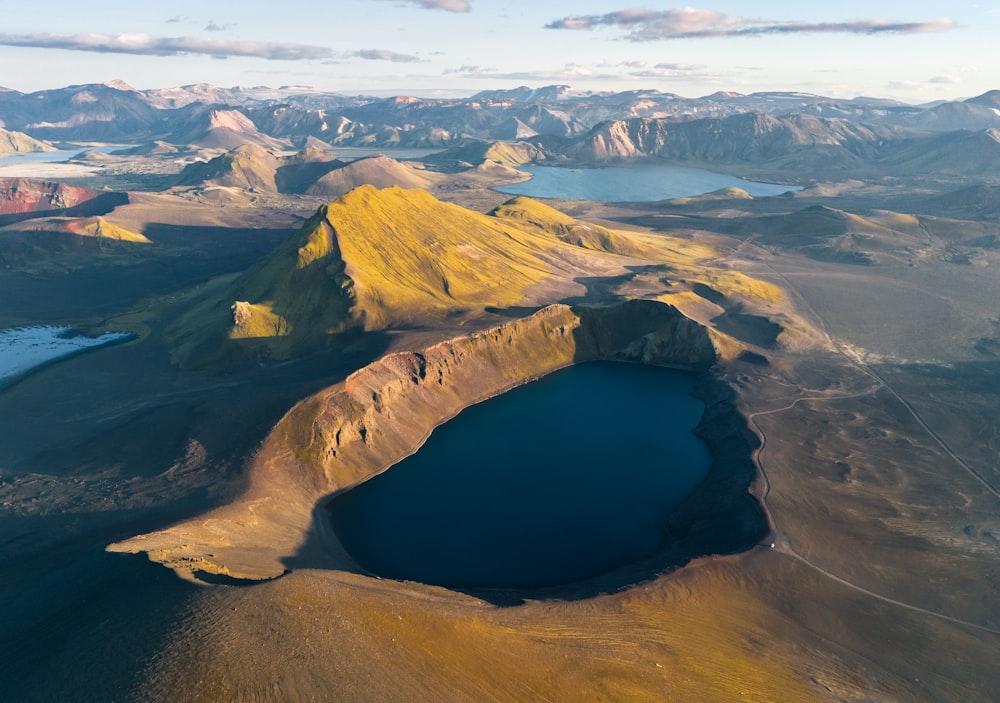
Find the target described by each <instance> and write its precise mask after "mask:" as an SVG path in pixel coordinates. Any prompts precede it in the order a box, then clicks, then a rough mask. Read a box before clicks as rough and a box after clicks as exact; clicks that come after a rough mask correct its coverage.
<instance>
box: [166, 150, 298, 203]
mask: <svg viewBox="0 0 1000 703" xmlns="http://www.w3.org/2000/svg"><path fill="white" fill-rule="evenodd" d="M278 163H279V161H278V159H277V157H275V156H274V155H273V154H271V153H270V152H269V151H267V150H265V149H263V148H261V147H259V146H257V145H255V144H244V145H242V146H238V147H236V148H235V149H233V150H231V151H228V152H226V153H225V154H220V155H219V156H216V157H215V158H213V159H211V160H210V161H207V162H206V161H196V162H194V163H191V164H188V165H187V166H185V167H184V169H183V170H182V171H181V172H180V174H179V175H178V176H177V180H176V182H175V183H176V185H187V186H193V185H204V184H207V183H212V184H215V185H221V186H226V187H230V188H246V189H248V190H250V189H253V190H261V191H267V192H274V191H276V190H277V185H276V184H275V180H274V176H275V172H276V170H277V168H278Z"/></svg>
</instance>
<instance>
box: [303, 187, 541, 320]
mask: <svg viewBox="0 0 1000 703" xmlns="http://www.w3.org/2000/svg"><path fill="white" fill-rule="evenodd" d="M325 223H326V226H327V227H329V228H330V230H332V232H333V233H334V234H335V239H336V240H337V242H338V243H339V246H340V249H341V251H342V254H343V258H344V261H345V262H346V273H347V275H348V276H349V277H350V278H351V280H352V281H353V282H354V291H355V295H356V298H357V307H358V308H359V310H360V311H362V312H363V314H364V315H365V326H366V327H367V328H369V329H372V328H378V327H383V326H385V325H387V324H389V323H390V322H392V321H400V320H408V319H412V318H419V317H423V316H426V315H428V314H435V313H445V312H449V311H451V310H454V309H456V308H477V307H479V308H481V307H484V306H488V305H495V306H507V305H514V304H516V303H517V302H519V301H520V300H521V299H522V298H523V297H524V293H525V290H526V289H527V288H528V286H530V285H532V284H534V283H537V282H538V281H540V280H542V279H543V278H545V277H547V276H548V275H549V269H548V267H547V266H546V265H545V263H544V262H543V260H542V259H541V258H539V256H538V254H540V253H541V252H544V251H546V250H549V249H552V248H553V247H556V246H558V245H559V241H558V240H557V239H555V237H553V236H552V235H551V234H548V233H545V232H534V231H530V230H528V229H526V228H523V227H519V226H518V224H517V223H515V222H510V221H505V220H502V219H499V218H496V217H489V216H487V215H481V214H479V213H475V212H472V211H470V210H466V209H465V208H462V207H459V206H458V205H452V204H450V203H443V202H441V201H439V200H437V199H435V198H434V196H432V195H431V194H429V193H427V192H425V191H422V190H403V189H401V188H387V189H385V190H381V191H380V190H376V189H375V188H373V187H371V186H363V187H361V188H357V189H355V190H353V191H351V192H350V193H348V194H347V195H346V196H344V197H343V198H341V199H340V200H338V201H337V202H335V203H333V204H331V205H330V206H329V207H328V208H327V211H326V219H325ZM326 232H327V230H325V229H324V230H323V231H322V232H320V233H318V234H317V235H316V236H314V237H312V238H311V240H310V242H311V243H310V246H318V248H319V250H320V251H321V250H322V244H321V243H322V242H324V241H327V235H326ZM317 240H318V241H319V242H320V244H315V242H317ZM310 256H314V254H310Z"/></svg>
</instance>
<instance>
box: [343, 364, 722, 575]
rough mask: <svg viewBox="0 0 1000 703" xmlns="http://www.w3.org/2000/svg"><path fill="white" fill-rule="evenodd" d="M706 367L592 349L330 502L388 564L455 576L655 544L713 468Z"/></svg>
mask: <svg viewBox="0 0 1000 703" xmlns="http://www.w3.org/2000/svg"><path fill="white" fill-rule="evenodd" d="M695 380H696V379H695V377H694V375H693V374H690V373H687V372H683V371H677V370H673V369H664V368H655V367H648V366H640V365H636V364H619V363H611V362H591V363H586V364H580V365H576V366H572V367H569V368H566V369H562V370H560V371H557V372H555V373H552V374H550V375H548V376H546V377H544V378H542V379H541V380H539V381H535V382H533V383H529V384H527V385H525V386H521V387H519V388H515V389H514V390H512V391H509V392H507V393H505V394H503V395H500V396H498V397H496V398H493V399H491V400H488V401H486V402H484V403H481V404H479V405H474V406H472V407H470V408H467V409H466V410H464V411H463V412H462V413H460V414H459V415H458V416H457V417H456V418H454V419H453V420H451V421H450V422H448V423H446V424H444V425H442V426H441V427H438V428H437V429H436V430H434V432H433V434H432V435H431V436H430V438H429V439H428V440H427V442H426V443H425V444H424V446H423V447H421V448H420V450H419V451H418V452H416V453H415V454H413V455H412V456H410V457H408V458H406V459H404V460H403V461H401V462H400V463H398V464H396V465H395V466H393V467H392V468H390V469H389V470H388V471H386V472H384V473H382V474H380V475H378V476H375V477H374V478H372V479H370V480H369V481H367V482H366V483H363V484H361V485H360V486H357V487H356V488H353V489H351V490H350V491H347V492H345V493H342V494H340V495H339V496H336V497H335V498H334V499H333V500H332V501H331V502H330V504H329V505H328V509H329V511H330V517H331V519H332V521H333V527H334V530H335V532H336V534H337V535H338V536H339V538H340V539H341V541H342V543H343V544H344V546H345V548H346V549H347V551H348V552H349V553H350V554H351V555H352V556H353V557H354V558H355V559H356V560H357V562H358V563H359V564H360V565H361V566H363V567H364V568H365V569H367V570H368V571H370V572H372V573H374V574H377V575H379V576H383V577H388V578H395V579H404V580H412V581H420V582H423V583H431V584H437V585H441V586H447V587H453V588H476V587H479V588H532V587H540V586H548V585H557V584H566V583H572V582H575V581H579V580H582V579H585V578H587V577H590V576H596V575H599V574H602V573H606V572H608V571H610V570H612V569H614V568H616V567H618V566H621V565H624V564H627V563H630V562H634V561H636V560H639V559H643V558H645V557H649V556H652V555H653V554H655V553H656V552H657V550H658V549H659V547H660V540H661V527H662V526H663V525H664V524H665V520H666V518H667V517H668V516H669V514H670V513H671V512H672V511H673V509H674V508H675V507H676V506H677V505H678V504H679V503H680V502H681V501H682V500H683V499H684V498H685V497H686V496H688V495H689V494H690V493H691V491H692V490H693V488H694V487H695V486H696V485H697V484H698V483H699V482H700V481H701V479H702V478H703V477H704V475H705V473H706V472H707V470H708V466H709V464H710V457H709V454H708V450H707V449H706V447H705V445H704V444H703V443H702V441H701V440H700V439H698V438H697V437H696V436H695V435H694V434H692V430H693V428H694V427H695V426H696V425H697V424H698V422H699V421H700V419H701V415H702V413H703V410H704V405H703V403H702V402H701V401H699V400H697V399H696V398H694V397H693V396H692V391H693V389H694V384H695Z"/></svg>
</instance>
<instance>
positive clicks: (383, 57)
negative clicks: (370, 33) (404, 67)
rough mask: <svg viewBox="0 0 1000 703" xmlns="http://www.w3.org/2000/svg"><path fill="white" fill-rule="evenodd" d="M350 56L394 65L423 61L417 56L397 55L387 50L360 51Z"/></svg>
mask: <svg viewBox="0 0 1000 703" xmlns="http://www.w3.org/2000/svg"><path fill="white" fill-rule="evenodd" d="M352 55H353V56H357V57H358V58H362V59H367V60H369V61H392V62H394V63H414V62H417V61H423V60H424V59H422V58H420V57H419V56H412V55H410V54H397V53H396V52H395V51H389V50H387V49H362V50H361V51H356V52H354V54H352Z"/></svg>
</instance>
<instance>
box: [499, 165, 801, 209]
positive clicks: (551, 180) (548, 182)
mask: <svg viewBox="0 0 1000 703" xmlns="http://www.w3.org/2000/svg"><path fill="white" fill-rule="evenodd" d="M520 170H522V171H525V172H527V173H530V174H531V180H530V181H524V182H523V183H514V184H512V185H505V186H500V187H498V188H497V189H496V190H498V191H500V192H502V193H510V194H512V195H527V196H530V197H533V198H563V199H566V200H606V201H616V202H648V201H653V200H668V199H671V198H688V197H691V196H694V195H703V194H705V193H711V192H713V191H716V190H721V189H722V188H742V189H743V190H745V191H746V192H747V193H749V194H750V195H752V196H753V197H755V198H759V197H764V196H770V195H781V194H782V193H788V192H791V191H796V190H801V188H799V187H798V186H789V185H777V184H773V183H757V182H755V181H747V180H744V179H742V178H737V177H736V176H728V175H726V174H722V173H715V172H713V171H706V170H704V169H700V168H687V167H685V166H667V165H653V164H640V165H635V166H629V167H622V168H617V167H616V168H575V169H570V168H558V167H554V166H532V167H526V168H522V169H520Z"/></svg>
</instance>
